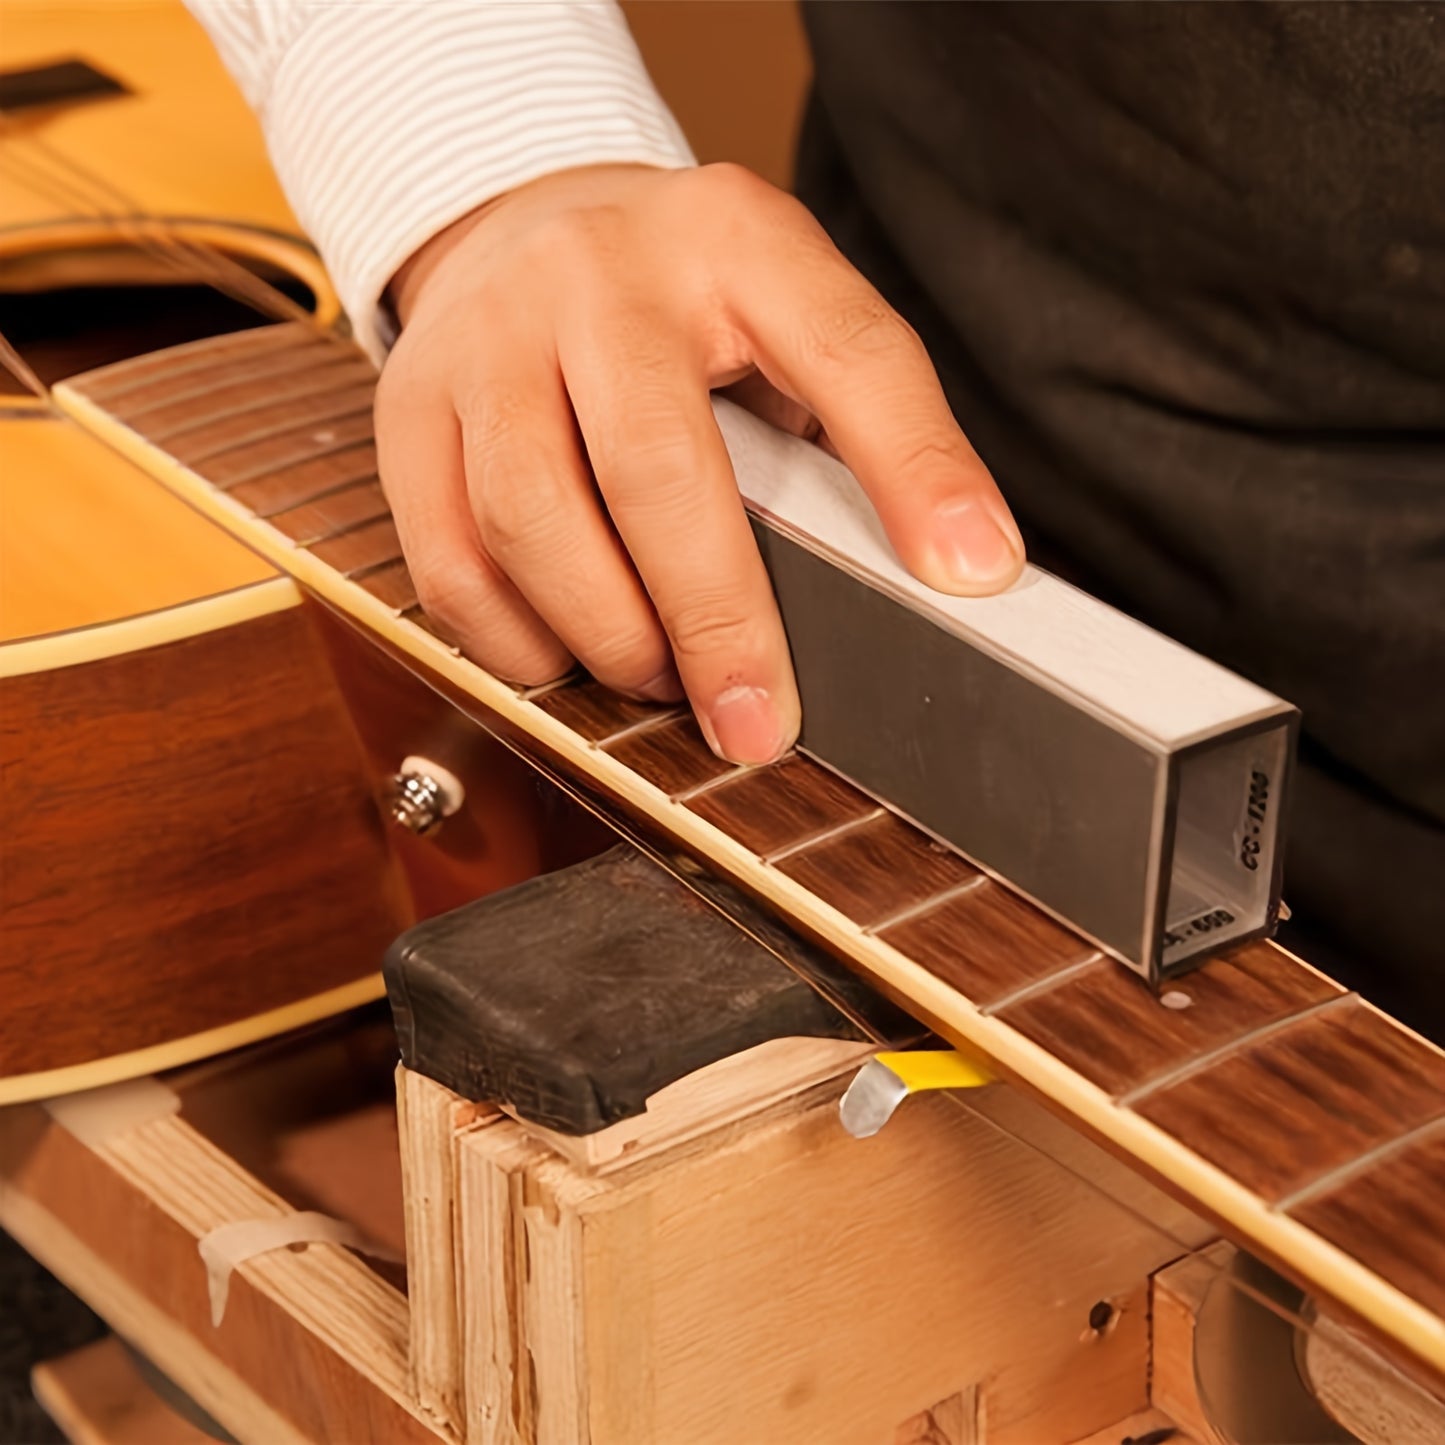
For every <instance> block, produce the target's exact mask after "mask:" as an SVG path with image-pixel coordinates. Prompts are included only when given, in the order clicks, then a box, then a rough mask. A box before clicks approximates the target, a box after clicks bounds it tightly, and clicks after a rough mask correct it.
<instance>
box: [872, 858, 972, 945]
mask: <svg viewBox="0 0 1445 1445" xmlns="http://www.w3.org/2000/svg"><path fill="white" fill-rule="evenodd" d="M990 882H992V879H990V878H989V876H988V875H987V874H986V873H980V874H979V875H978V877H977V878H965V879H964V880H963V882H962V883H955V884H954V885H953V886H952V887H951V888H945V889H944V890H943V892H942V893H935V894H933V895H932V897H929V898H923V899H920V900H919V901H918V902H917V903H910V904H909V905H908V907H907V908H900V909H898V911H897V912H896V913H890V914H888V915H886V916H885V917H883V918H880V919H879V920H878V921H877V922H876V923H869V924H866V925H864V927H863V929H862V932H863V933H864V934H865V935H867V936H868V937H870V938H871V937H872V936H873V935H875V934H880V933H882V932H884V930H885V929H889V928H893V927H895V926H896V925H898V924H900V923H911V922H912V921H913V919H915V918H922V917H923V916H924V914H926V913H932V912H933V911H934V909H935V908H942V907H943V905H944V904H945V903H952V902H953V900H954V899H955V898H962V897H963V895H964V894H966V893H973V892H976V891H977V890H978V889H980V888H982V887H983V886H984V885H985V884H986V883H990Z"/></svg>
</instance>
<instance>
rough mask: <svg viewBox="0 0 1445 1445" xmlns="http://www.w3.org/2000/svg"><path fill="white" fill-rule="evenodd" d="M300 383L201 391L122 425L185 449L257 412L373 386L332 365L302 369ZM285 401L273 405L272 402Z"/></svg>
mask: <svg viewBox="0 0 1445 1445" xmlns="http://www.w3.org/2000/svg"><path fill="white" fill-rule="evenodd" d="M300 377H301V379H300V380H292V381H273V380H272V379H271V378H269V377H263V378H261V379H260V380H259V381H256V380H252V381H246V382H240V383H238V384H237V385H235V386H223V387H218V388H216V389H214V390H209V391H203V392H200V393H198V394H197V395H195V396H193V397H192V398H191V399H190V400H188V401H176V402H168V403H166V404H164V405H161V406H157V407H154V408H152V409H151V410H150V411H148V412H145V413H143V414H142V415H140V416H135V417H132V418H130V420H129V421H128V422H127V425H129V426H132V427H134V428H135V429H136V430H137V431H143V432H144V433H145V434H146V435H147V436H148V437H150V439H151V440H152V441H154V442H160V443H163V444H164V445H165V446H166V448H167V450H171V449H173V447H180V446H185V445H186V438H188V437H190V436H191V435H192V434H193V433H195V432H198V431H202V430H204V429H205V428H208V427H212V426H216V425H219V424H220V423H221V422H229V421H238V422H239V421H243V420H244V419H245V418H248V417H253V416H254V415H255V414H256V413H257V412H268V413H269V412H271V411H272V410H274V409H278V408H279V407H293V408H294V407H295V406H296V405H298V404H299V403H304V402H306V401H307V400H308V399H309V398H311V397H314V396H324V395H327V394H329V393H331V392H334V391H340V390H341V389H343V388H344V387H347V386H355V385H359V384H366V385H368V386H370V385H373V384H374V381H375V378H374V376H373V375H372V374H371V373H370V371H369V369H368V368H367V367H365V366H364V365H363V364H360V363H358V362H355V361H346V360H333V361H329V362H327V363H325V364H321V365H312V366H308V367H305V368H304V369H303V370H302V371H301V373H300ZM278 396H280V397H282V398H284V400H283V401H280V402H278V400H277V397H278Z"/></svg>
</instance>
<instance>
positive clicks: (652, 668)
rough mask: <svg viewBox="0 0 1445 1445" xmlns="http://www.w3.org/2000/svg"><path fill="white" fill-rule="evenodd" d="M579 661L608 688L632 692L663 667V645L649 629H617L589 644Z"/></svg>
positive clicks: (664, 664)
mask: <svg viewBox="0 0 1445 1445" xmlns="http://www.w3.org/2000/svg"><path fill="white" fill-rule="evenodd" d="M582 661H583V662H584V663H585V664H586V666H587V670H588V671H589V672H590V673H591V674H592V675H593V676H594V677H596V678H599V679H600V680H601V681H603V682H605V683H607V684H608V685H609V686H611V687H616V688H621V689H623V690H624V691H635V690H636V689H638V688H640V687H643V686H645V685H646V684H647V683H649V682H651V681H652V679H653V678H655V677H656V676H657V675H658V673H659V672H661V671H662V669H663V668H664V667H665V666H666V665H667V645H666V642H665V641H664V640H663V638H662V636H661V634H660V633H658V632H656V631H653V630H651V629H647V628H643V627H631V628H626V629H620V630H616V631H612V632H609V633H607V634H606V635H604V636H602V637H599V638H597V639H596V641H594V642H592V643H590V644H589V645H588V647H587V650H586V654H585V655H584V657H583V658H582Z"/></svg>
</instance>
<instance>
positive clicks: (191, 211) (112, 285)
mask: <svg viewBox="0 0 1445 1445" xmlns="http://www.w3.org/2000/svg"><path fill="white" fill-rule="evenodd" d="M0 31H3V35H4V65H5V72H4V74H3V76H0V334H3V336H4V337H5V338H6V339H7V344H9V345H11V346H13V348H14V349H15V351H16V352H18V353H19V355H18V356H15V355H12V358H11V359H12V362H13V365H12V366H10V367H9V368H7V369H4V370H0V453H3V467H0V711H3V723H4V729H3V743H0V768H3V792H0V996H3V1000H4V1006H3V1009H0V1103H4V1102H13V1101H15V1100H19V1099H25V1098H34V1097H41V1096H45V1095H49V1094H54V1093H60V1092H65V1091H68V1090H71V1089H76V1088H85V1087H91V1086H94V1085H97V1084H101V1083H105V1082H109V1081H111V1080H114V1079H118V1078H124V1077H130V1076H134V1075H137V1074H142V1073H148V1072H151V1071H153V1070H155V1069H158V1068H163V1067H168V1066H171V1065H174V1064H178V1063H182V1062H185V1061H188V1060H190V1059H193V1058H197V1057H201V1056H204V1055H207V1054H211V1053H215V1052H217V1051H219V1050H221V1049H225V1048H231V1047H235V1046H238V1045H240V1044H243V1043H246V1042H250V1041H252V1040H254V1039H258V1038H262V1037H266V1036H268V1035H270V1034H273V1033H276V1032H279V1031H281V1030H284V1029H289V1028H294V1027H297V1026H298V1025H301V1024H304V1023H307V1022H310V1021H312V1020H316V1019H320V1018H324V1017H326V1016H328V1015H330V1014H333V1013H335V1012H338V1011H340V1010H344V1009H346V1008H350V1007H353V1006H355V1005H356V1004H358V1003H362V1002H365V1001H367V1000H370V999H374V998H377V997H379V996H380V994H381V993H382V984H381V977H380V972H379V970H380V965H381V958H382V954H383V952H384V950H385V948H386V946H387V945H388V944H389V943H390V942H391V940H392V939H393V938H394V937H395V936H396V934H397V933H398V932H399V931H400V930H401V929H403V928H405V927H406V926H407V925H408V924H409V923H410V922H412V921H414V920H415V919H416V918H417V917H418V916H422V915H424V914H426V913H428V912H430V911H435V910H436V909H440V908H447V907H451V906H453V905H455V904H457V903H460V902H463V901H466V900H467V899H469V898H471V897H474V896H476V895H478V894H479V893H484V892H486V891H488V890H489V889H492V888H496V887H500V886H504V885H506V884H508V883H512V882H516V881H520V880H521V879H523V878H526V877H530V876H531V875H532V874H533V873H535V872H536V871H537V870H538V869H539V868H540V867H542V866H544V865H546V864H548V863H550V862H551V861H553V860H552V858H551V856H550V855H549V854H548V852H547V850H548V848H549V847H552V846H553V845H554V844H555V846H556V848H557V849H560V850H561V851H559V852H558V853H557V861H561V860H564V859H570V858H572V857H574V856H576V852H577V849H578V848H584V849H585V846H586V843H585V839H586V838H587V836H588V833H587V829H586V827H585V826H584V827H583V828H581V829H580V831H579V829H578V828H577V827H576V826H575V825H573V824H571V823H569V820H568V817H567V815H566V811H565V810H564V809H559V807H558V806H557V805H556V804H555V802H554V803H550V804H549V803H547V802H546V801H545V800H544V799H542V798H541V797H540V795H539V794H538V792H537V790H536V788H535V786H534V784H533V782H532V781H531V778H530V776H529V775H527V774H526V773H525V770H521V769H520V768H519V767H518V766H517V765H516V764H515V763H513V762H512V760H511V758H510V755H509V754H507V753H506V752H505V751H504V750H503V749H501V748H500V747H498V746H496V745H493V746H491V747H490V748H489V747H487V746H486V745H485V744H484V743H480V742H475V741H473V742H470V743H468V744H467V745H466V747H465V748H462V747H461V746H460V745H458V746H457V747H456V748H453V749H452V751H453V753H454V754H456V755H455V756H453V757H452V762H453V766H454V767H456V768H457V769H458V770H459V771H460V772H462V773H464V774H466V775H467V776H468V778H469V782H470V793H471V798H472V802H471V804H470V806H469V808H468V810H467V813H466V815H465V816H463V817H461V818H458V819H454V820H453V826H451V827H449V828H448V837H447V839H446V840H445V841H444V842H443V843H441V844H440V845H438V846H430V847H427V848H426V849H424V850H421V851H417V850H412V851H410V852H409V851H408V847H407V842H406V841H403V840H397V841H395V842H393V843H391V844H388V842H387V841H386V839H385V838H384V836H383V822H382V809H379V808H378V806H377V803H378V801H380V802H381V804H382V807H383V809H385V808H387V807H389V799H388V790H389V788H390V787H391V780H390V779H391V773H392V772H393V771H394V770H395V769H394V762H395V761H399V758H400V755H399V754H398V755H396V756H395V757H394V758H393V756H392V750H391V749H390V748H388V747H386V746H385V745H383V746H382V747H381V748H380V749H379V750H377V751H373V750H369V749H368V747H367V746H366V745H365V744H364V743H363V741H362V739H361V738H360V737H359V736H358V735H357V732H356V729H355V728H354V726H353V724H352V722H351V720H350V716H349V713H348V710H347V707H346V706H345V702H344V699H343V696H342V693H341V691H340V689H339V687H338V685H337V683H336V682H335V681H334V679H333V668H332V665H331V661H330V657H331V653H330V652H329V651H328V645H327V639H326V637H325V636H324V634H323V631H322V629H321V628H320V626H319V625H318V623H317V621H316V619H315V616H314V615H313V614H314V613H315V612H316V610H317V609H316V608H315V607H314V605H308V604H307V603H306V602H305V599H304V598H303V594H302V593H301V591H300V590H299V589H298V588H297V587H296V585H295V584H294V583H293V582H292V581H291V580H289V579H288V578H286V577H285V576H284V575H282V574H281V573H280V572H278V570H277V569H276V568H275V567H273V566H272V565H270V564H268V563H267V562H265V561H264V560H262V559H261V558H260V557H259V556H257V555H256V554H255V553H254V552H252V551H249V550H247V549H246V548H244V547H243V546H241V545H240V544H238V543H237V542H235V541H233V540H232V539H230V538H229V537H227V536H226V535H225V533H224V532H222V531H221V530H219V529H217V528H216V527H215V526H213V525H212V524H210V523H209V522H206V521H205V520H203V519H202V518H201V517H199V516H197V515H196V513H195V512H194V511H193V510H191V509H190V508H188V507H187V506H185V505H184V504H183V503H181V502H179V501H177V500H176V499H175V498H174V497H172V496H171V495H169V494H168V493H167V492H166V491H165V490H164V489H162V488H161V487H159V486H157V485H156V484H155V483H154V482H153V481H151V480H150V479H149V478H148V477H147V476H146V475H145V474H144V473H143V472H141V471H140V470H138V469H137V468H135V467H134V465H133V464H131V463H128V462H126V461H125V460H123V459H122V458H120V457H119V456H117V455H116V454H115V453H114V451H112V450H111V449H109V448H107V447H106V446H104V445H102V444H100V443H98V442H97V441H96V439H95V438H94V437H92V436H91V435H89V434H88V433H87V432H86V431H84V430H83V429H82V428H80V427H78V426H76V425H75V424H74V423H73V422H71V421H70V420H68V419H67V418H66V417H64V416H63V415H62V414H61V413H60V412H59V411H57V409H56V408H55V406H54V405H53V402H52V400H51V398H50V396H49V394H48V383H49V382H51V381H53V380H54V379H55V378H56V377H57V376H59V375H64V374H67V373H68V372H71V371H74V370H76V369H84V368H85V367H87V366H92V365H94V364H96V363H97V362H101V361H106V360H112V359H114V358H116V357H120V356H127V355H134V354H136V353H137V352H142V351H147V350H152V349H155V348H157V347H162V346H165V345H168V344H172V343H175V342H177V341H181V340H184V339H187V338H191V337H198V336H212V335H216V334H220V335H223V336H240V337H242V338H244V329H245V328H248V327H252V326H255V325H256V324H257V323H258V322H262V321H265V320H268V319H273V318H274V317H275V316H276V315H282V316H290V317H293V318H298V319H297V321H296V324H297V325H300V326H303V327H304V328H305V329H306V331H307V333H308V334H314V335H315V336H316V337H318V338H319V337H321V336H322V335H323V334H324V332H325V330H326V328H327V327H328V326H330V325H331V324H332V323H334V321H335V320H336V302H335V297H334V294H333V292H332V291H331V288H330V285H329V283H328V282H327V280H326V277H325V274H324V272H323V270H322V268H321V266H320V264H319V263H318V261H317V258H316V256H315V253H314V252H313V250H312V249H311V248H310V246H309V245H308V244H307V243H306V242H305V241H304V240H303V239H302V238H301V237H300V236H299V234H298V233H297V229H296V225H295V222H294V220H293V219H292V217H291V215H290V212H289V210H288V209H287V207H286V203H285V201H284V198H283V197H282V195H281V192H280V190H279V188H278V186H277V184H276V182H275V179H274V177H273V175H272V173H271V171H270V168H269V166H268V165H267V162H266V156H265V148H264V145H263V143H262V140H261V137H260V134H259V131H258V129H257V126H256V123H255V121H254V119H253V117H252V115H251V113H250V111H249V109H248V108H247V106H246V105H245V103H244V101H243V100H242V99H241V97H240V95H239V94H238V93H237V92H236V90H235V88H234V86H233V85H232V84H231V82H230V80H229V77H228V76H227V75H226V74H225V72H224V70H223V69H222V67H221V65H220V62H219V61H218V59H217V58H216V56H215V53H214V51H213V50H212V48H211V46H210V44H209V42H208V41H207V39H206V37H205V35H204V33H203V32H202V31H201V30H200V28H199V26H197V25H196V23H195V22H194V21H193V20H192V19H191V17H190V16H189V15H188V14H187V13H186V12H185V11H184V10H183V9H182V8H181V7H180V5H179V4H175V5H170V4H162V5H148V6H141V7H135V6H124V7H122V6H113V7H100V8H90V9H87V10H86V11H85V15H84V24H83V25H80V24H78V23H77V18H76V13H75V11H74V10H73V9H72V8H71V7H67V6H58V5H53V4H47V3H33V4H30V3H23V4H22V3H12V0H7V3H5V4H4V6H3V9H0ZM258 308H259V309H258ZM218 344H224V343H218ZM243 344H244V341H243ZM318 344H321V343H318ZM353 371H354V372H355V373H356V374H357V375H358V376H362V375H366V374H367V369H366V368H364V367H353ZM368 384H369V383H368ZM347 671H348V675H349V676H350V678H351V680H352V686H353V687H356V688H360V689H361V690H362V692H363V693H365V692H366V689H367V688H368V687H374V688H379V689H381V690H382V691H383V692H384V693H385V696H386V698H387V707H386V717H387V718H388V719H389V720H390V723H391V725H394V726H396V727H399V728H405V729H406V730H407V733H408V736H409V737H412V738H413V739H422V740H425V741H426V745H427V746H428V747H429V748H431V749H432V750H433V751H437V750H438V749H441V750H442V751H445V749H446V746H447V744H446V739H445V736H441V737H432V736H431V733H432V732H437V733H440V734H445V733H446V731H447V725H446V720H445V718H444V717H441V716H440V714H441V713H446V712H449V711H450V710H449V709H447V708H446V707H445V705H444V704H438V703H437V702H436V701H435V699H434V698H433V695H432V694H431V693H430V692H429V691H428V690H427V689H426V688H425V687H423V686H421V685H420V684H418V683H416V682H414V681H413V682H411V683H410V685H408V681H407V679H406V677H405V675H404V674H403V675H402V676H401V677H399V678H398V677H389V676H384V677H382V678H381V679H379V680H378V679H377V678H376V676H375V672H376V669H375V665H374V664H372V663H370V661H369V659H367V658H365V657H363V658H362V659H361V660H360V661H358V662H356V663H355V664H354V665H352V666H350V667H349V669H347ZM473 774H475V776H473ZM482 816H484V817H485V819H486V828H485V831H483V830H482V829H481V827H480V826H479V825H476V824H474V823H473V822H472V821H471V819H472V818H474V817H482ZM549 839H550V840H553V841H552V842H550V843H549V841H548V840H549Z"/></svg>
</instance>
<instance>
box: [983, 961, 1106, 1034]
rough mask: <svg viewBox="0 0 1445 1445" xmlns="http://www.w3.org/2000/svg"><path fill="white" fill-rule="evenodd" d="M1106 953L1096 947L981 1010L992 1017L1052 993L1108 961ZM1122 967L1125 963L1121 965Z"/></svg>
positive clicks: (995, 1000)
mask: <svg viewBox="0 0 1445 1445" xmlns="http://www.w3.org/2000/svg"><path fill="white" fill-rule="evenodd" d="M1106 961H1107V960H1106V958H1105V955H1104V954H1103V953H1102V952H1100V950H1099V949H1097V948H1096V949H1095V950H1094V951H1093V952H1092V953H1091V954H1089V956H1088V957H1087V958H1080V959H1077V960H1076V961H1075V962H1073V963H1066V964H1065V965H1064V966H1063V967H1062V968H1060V969H1056V970H1055V971H1054V972H1053V973H1047V974H1045V975H1044V976H1043V977H1042V978H1036V979H1034V981H1033V982H1032V983H1024V984H1020V985H1019V986H1018V988H1016V989H1014V990H1013V992H1012V993H1006V994H1004V996H1003V997H1002V998H996V999H994V1001H993V1002H992V1003H987V1004H984V1005H983V1006H982V1007H981V1008H980V1009H979V1012H980V1013H981V1014H983V1015H984V1016H985V1017H992V1016H993V1015H994V1014H996V1013H1002V1012H1003V1010H1004V1009H1006V1008H1012V1007H1013V1005H1014V1004H1018V1003H1026V1002H1028V1001H1029V1000H1030V999H1034V998H1037V997H1038V996H1039V995H1040V994H1042V993H1051V992H1052V991H1053V990H1054V989H1056V988H1058V987H1060V986H1061V985H1062V984H1066V983H1068V982H1069V980H1070V979H1074V978H1077V977H1078V976H1079V975H1080V974H1081V973H1086V972H1087V971H1088V970H1089V969H1091V968H1093V966H1094V965H1095V964H1096V963H1104V962H1106ZM1119 967H1120V968H1122V967H1123V964H1120V965H1119Z"/></svg>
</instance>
